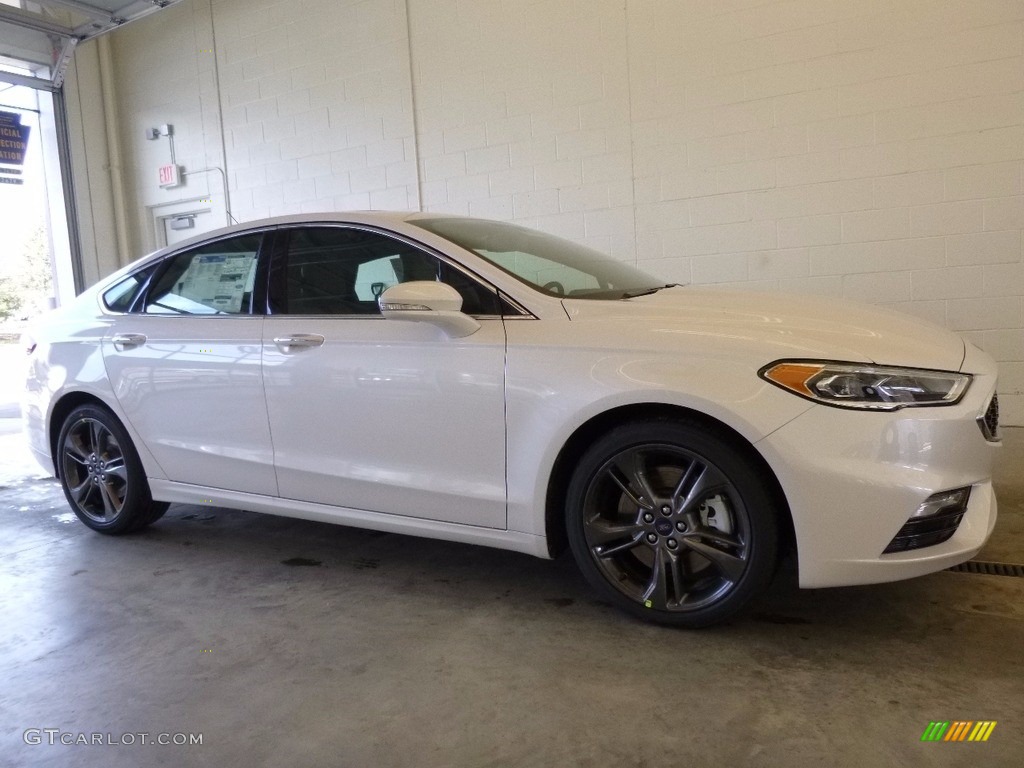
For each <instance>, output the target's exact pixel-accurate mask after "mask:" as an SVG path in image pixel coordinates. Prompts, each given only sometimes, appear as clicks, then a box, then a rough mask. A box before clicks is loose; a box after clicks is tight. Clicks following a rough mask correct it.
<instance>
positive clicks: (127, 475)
mask: <svg viewBox="0 0 1024 768" xmlns="http://www.w3.org/2000/svg"><path fill="white" fill-rule="evenodd" d="M57 451H58V457H59V458H58V461H59V462H60V482H61V486H62V487H63V489H64V495H65V496H66V497H67V500H68V503H69V504H70V505H71V508H72V509H73V510H74V512H75V514H76V515H78V519H79V520H81V521H82V522H83V523H85V524H86V525H87V526H89V527H90V528H92V529H93V530H94V531H99V532H100V533H108V534H119V533H128V532H129V531H136V530H139V529H140V528H145V527H146V526H147V525H150V524H151V523H154V522H156V521H157V520H158V519H159V518H160V517H162V516H163V514H164V512H166V511H167V506H168V505H167V504H166V503H162V502H155V501H153V498H152V496H150V493H149V484H148V483H147V482H146V473H145V471H144V470H143V469H142V462H141V461H139V455H138V453H136V451H135V447H134V446H133V445H132V442H131V438H129V437H128V433H127V432H126V431H125V429H124V427H123V426H122V425H121V423H120V422H119V421H118V420H117V418H116V417H115V416H114V415H113V414H112V413H111V412H110V411H108V410H107V409H106V408H101V407H99V406H95V405H82V406H79V407H78V408H75V410H73V411H72V412H71V413H70V414H68V417H67V418H66V419H65V420H64V425H63V427H62V428H61V430H60V437H58V438H57Z"/></svg>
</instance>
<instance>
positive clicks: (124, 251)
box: [96, 35, 131, 266]
mask: <svg viewBox="0 0 1024 768" xmlns="http://www.w3.org/2000/svg"><path fill="white" fill-rule="evenodd" d="M96 43H97V45H99V58H100V90H101V91H102V93H103V125H104V128H105V129H106V133H107V170H108V172H109V173H110V189H111V194H112V196H113V198H114V199H113V208H114V232H115V236H116V238H117V263H118V264H121V265H122V266H123V265H125V264H127V263H128V262H129V261H130V260H131V249H130V246H129V242H128V224H127V213H128V209H127V204H126V202H125V194H124V181H123V179H122V177H121V131H120V130H119V129H118V127H117V109H116V105H117V98H116V95H115V92H114V67H113V64H112V63H111V58H110V39H109V38H108V37H107V36H105V35H104V36H102V37H100V38H99V39H97V41H96Z"/></svg>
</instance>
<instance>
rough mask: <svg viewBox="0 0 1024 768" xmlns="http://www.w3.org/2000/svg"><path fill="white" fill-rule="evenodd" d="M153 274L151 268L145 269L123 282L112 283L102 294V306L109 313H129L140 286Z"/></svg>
mask: <svg viewBox="0 0 1024 768" xmlns="http://www.w3.org/2000/svg"><path fill="white" fill-rule="evenodd" d="M152 273H153V267H152V266H150V267H146V268H145V269H143V270H142V271H140V272H136V273H135V274H133V275H129V276H128V277H126V278H124V279H123V280H119V281H118V282H116V283H114V285H113V286H111V287H110V288H107V290H105V291H104V292H103V304H104V305H105V306H106V308H107V309H109V310H110V311H111V312H129V311H131V308H132V305H133V304H134V303H135V299H136V298H137V297H138V295H139V292H140V291H141V290H142V286H144V285H145V284H146V280H148V279H149V276H150V275H151V274H152Z"/></svg>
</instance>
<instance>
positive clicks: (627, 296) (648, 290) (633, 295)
mask: <svg viewBox="0 0 1024 768" xmlns="http://www.w3.org/2000/svg"><path fill="white" fill-rule="evenodd" d="M677 285H679V283H668V284H666V285H659V286H657V287H655V288H642V289H640V290H639V291H626V292H625V293H623V294H622V297H621V298H623V299H635V298H636V297H637V296H647V295H649V294H652V293H657V292H658V291H662V290H664V289H665V288H675V287H676V286H677Z"/></svg>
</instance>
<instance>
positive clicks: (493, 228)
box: [409, 217, 664, 299]
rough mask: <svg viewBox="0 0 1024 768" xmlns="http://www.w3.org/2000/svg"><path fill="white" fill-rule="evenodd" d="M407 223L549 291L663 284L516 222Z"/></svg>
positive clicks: (619, 294)
mask: <svg viewBox="0 0 1024 768" xmlns="http://www.w3.org/2000/svg"><path fill="white" fill-rule="evenodd" d="M409 223H410V224H415V225H416V226H417V227H421V228H423V229H425V230H427V231H428V232H433V233H434V234H435V235H438V236H440V237H443V238H444V239H446V240H450V241H451V242H453V243H455V244H456V245H458V246H461V247H462V248H465V249H466V250H468V251H473V252H474V253H476V254H477V255H479V256H480V257H482V258H484V259H486V260H487V261H489V262H491V263H492V264H495V265H496V266H498V267H500V268H501V269H503V270H505V271H506V272H508V273H509V274H511V275H513V276H514V277H517V278H519V279H520V280H522V281H523V282H524V283H528V284H529V285H530V286H531V287H533V288H536V289H537V290H539V291H542V292H543V293H546V294H548V295H550V296H569V297H572V298H578V299H622V298H628V297H630V296H634V295H639V294H642V293H647V292H650V291H655V290H657V289H658V288H661V287H664V281H662V280H658V279H657V278H654V277H651V276H650V275H648V274H646V273H644V272H641V271H640V270H639V269H636V268H635V267H632V266H630V265H629V264H624V263H623V262H621V261H616V260H615V259H612V258H610V257H608V256H605V255H604V254H603V253H600V252H599V251H595V250H593V249H591V248H587V247H586V246H583V245H579V244H577V243H573V242H571V241H569V240H563V239H562V238H560V237H554V236H553V235H547V234H544V233H543V232H537V231H535V230H532V229H526V228H525V227H520V226H516V225H515V224H508V223H505V222H499V221H486V220H483V219H462V218H448V217H445V218H437V219H414V220H413V221H410V222H409Z"/></svg>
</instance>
